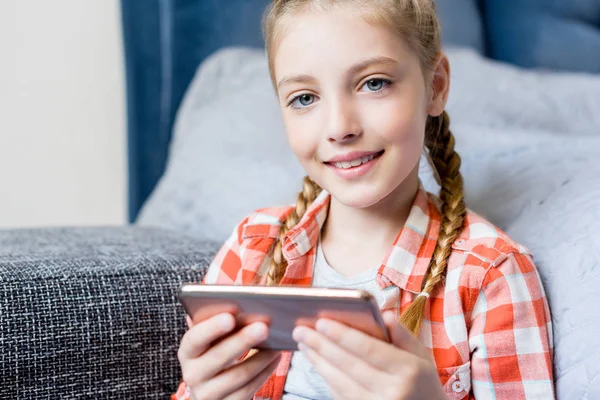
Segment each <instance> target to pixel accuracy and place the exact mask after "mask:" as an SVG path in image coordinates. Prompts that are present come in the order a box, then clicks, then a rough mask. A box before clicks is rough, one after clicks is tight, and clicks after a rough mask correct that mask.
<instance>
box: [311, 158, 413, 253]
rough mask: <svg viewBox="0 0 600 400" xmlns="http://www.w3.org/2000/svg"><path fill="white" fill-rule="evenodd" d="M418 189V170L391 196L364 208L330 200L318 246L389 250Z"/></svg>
mask: <svg viewBox="0 0 600 400" xmlns="http://www.w3.org/2000/svg"><path fill="white" fill-rule="evenodd" d="M418 188H419V178H418V169H416V170H415V171H414V172H413V173H411V174H410V175H409V176H408V177H407V179H406V180H405V181H404V182H403V183H402V184H400V186H398V187H397V188H396V189H395V190H394V191H393V192H392V193H390V194H389V195H388V196H386V197H385V198H384V199H382V200H381V201H379V202H378V203H376V204H374V205H372V206H369V207H366V208H361V209H358V208H353V207H349V206H346V205H344V204H342V203H340V202H339V201H337V200H336V199H335V198H333V197H332V198H331V203H330V206H329V213H328V216H327V221H326V222H325V226H324V227H323V231H322V242H323V243H324V245H325V244H326V243H331V242H333V238H335V242H336V243H345V244H347V245H348V246H349V248H354V249H361V248H362V249H365V248H373V247H375V248H385V249H387V248H389V246H391V244H392V243H393V241H394V240H395V239H396V237H397V236H398V233H399V231H400V229H402V227H403V226H404V224H405V223H406V220H407V218H408V215H409V214H410V210H411V208H412V205H413V203H414V200H415V197H416V194H417V191H418Z"/></svg>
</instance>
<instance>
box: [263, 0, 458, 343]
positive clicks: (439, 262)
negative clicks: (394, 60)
mask: <svg viewBox="0 0 600 400" xmlns="http://www.w3.org/2000/svg"><path fill="white" fill-rule="evenodd" d="M339 4H344V5H347V4H352V5H361V6H366V5H368V7H364V10H365V11H366V10H369V11H372V12H371V13H367V14H366V18H368V20H369V21H370V22H374V23H383V24H385V25H386V26H388V27H390V28H391V29H394V30H396V31H397V33H398V34H399V35H401V37H402V38H403V39H405V40H406V41H407V43H408V45H409V46H410V48H411V49H412V50H413V51H414V52H415V53H416V54H417V55H418V56H419V59H420V62H421V67H422V69H423V71H424V74H425V75H426V74H427V73H430V74H431V73H432V72H433V69H434V68H435V63H436V61H437V60H438V57H439V55H440V54H441V28H440V24H439V20H438V18H437V15H436V11H435V4H434V0H275V1H274V2H273V3H272V4H271V6H270V7H269V9H268V10H267V12H266V14H265V18H264V26H263V31H264V34H265V39H266V48H267V54H268V58H269V68H270V71H271V77H272V79H273V80H274V68H273V58H274V57H273V54H274V52H275V50H276V49H275V46H276V44H277V42H278V41H279V36H280V35H281V26H280V25H281V21H282V20H283V19H284V18H286V17H288V16H290V15H294V14H295V13H297V12H301V11H303V10H306V9H309V8H311V7H312V8H314V9H317V8H318V9H326V7H333V6H336V5H339ZM425 147H426V148H427V151H428V153H427V156H428V157H427V159H428V160H429V163H430V164H431V166H432V168H433V170H434V171H435V172H436V179H439V181H438V183H439V184H440V187H441V190H440V196H439V197H440V200H441V203H442V205H441V214H442V218H441V224H440V232H439V237H438V240H437V244H436V247H435V250H434V253H433V257H432V259H431V262H430V264H429V267H428V269H427V272H426V274H425V278H424V280H423V287H422V292H423V293H424V294H425V293H426V294H428V295H431V294H432V293H433V292H434V290H435V289H436V288H437V287H438V285H443V282H444V278H445V275H446V269H447V265H448V258H449V257H450V253H451V251H452V243H454V241H455V240H456V238H457V237H458V235H459V234H460V232H461V231H462V229H463V225H464V220H465V216H466V206H465V203H464V196H463V179H462V176H461V174H460V171H459V168H460V163H461V160H460V157H459V155H458V154H457V153H456V152H455V151H454V136H453V135H452V133H451V132H450V119H449V117H448V114H447V113H446V112H445V111H444V112H443V114H442V115H440V116H438V117H429V118H428V121H427V125H426V128H425ZM321 190H322V189H321V188H320V187H319V186H318V185H317V184H316V183H315V182H313V181H312V180H311V179H310V178H309V177H305V178H304V186H303V189H302V191H301V192H300V194H299V195H298V200H297V202H296V207H295V208H294V210H293V211H292V212H291V213H290V214H289V215H288V216H287V218H286V219H285V221H284V222H283V223H282V229H281V231H280V233H279V240H277V242H276V243H275V245H274V247H273V250H272V257H271V261H270V265H269V266H268V268H269V269H268V272H267V274H266V284H267V285H277V284H278V283H279V282H280V281H281V279H282V277H283V275H284V272H285V270H286V268H287V262H286V260H285V258H284V257H283V252H282V243H283V239H284V238H285V235H286V234H287V232H288V231H289V230H290V229H292V228H293V227H294V226H295V225H296V224H297V223H298V222H299V221H300V219H301V218H302V216H303V215H304V213H305V212H306V209H307V208H308V207H309V206H310V204H311V203H312V202H313V201H314V200H315V198H316V197H317V196H318V194H319V192H320V191H321ZM259 275H260V274H259ZM263 275H264V272H263ZM427 297H428V296H418V297H417V298H416V299H415V300H414V301H413V303H412V304H411V305H410V306H409V307H408V309H407V310H406V311H405V312H404V313H403V314H402V316H401V317H400V319H401V321H402V323H403V324H404V325H405V326H406V327H407V328H408V329H409V330H411V331H412V332H413V333H414V334H415V335H417V334H418V333H419V330H420V327H421V320H422V318H423V314H424V311H425V305H426V302H427Z"/></svg>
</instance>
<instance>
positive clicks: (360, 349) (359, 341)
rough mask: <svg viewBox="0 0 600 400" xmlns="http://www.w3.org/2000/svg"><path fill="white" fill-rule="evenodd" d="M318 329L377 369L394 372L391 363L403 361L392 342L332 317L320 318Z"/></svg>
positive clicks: (330, 339) (331, 340)
mask: <svg viewBox="0 0 600 400" xmlns="http://www.w3.org/2000/svg"><path fill="white" fill-rule="evenodd" d="M316 329H317V331H318V332H319V333H320V334H322V335H324V336H325V337H327V338H328V339H329V341H330V342H333V343H336V344H337V345H338V346H339V347H340V348H342V349H344V350H346V351H347V352H348V353H350V354H353V355H354V356H356V358H357V359H359V360H363V361H365V362H366V363H368V364H369V365H371V366H372V367H374V368H375V369H378V370H381V371H387V372H393V371H392V370H391V368H393V367H391V365H395V364H398V362H399V361H400V362H401V355H399V354H398V351H396V350H397V349H396V348H395V347H394V346H393V345H391V344H390V343H386V342H384V341H381V340H378V339H376V338H374V337H372V336H370V335H367V334H366V333H363V332H361V331H359V330H357V329H354V328H351V327H349V326H346V325H344V324H342V323H339V322H337V321H333V320H330V319H325V318H322V319H319V320H318V321H317V324H316Z"/></svg>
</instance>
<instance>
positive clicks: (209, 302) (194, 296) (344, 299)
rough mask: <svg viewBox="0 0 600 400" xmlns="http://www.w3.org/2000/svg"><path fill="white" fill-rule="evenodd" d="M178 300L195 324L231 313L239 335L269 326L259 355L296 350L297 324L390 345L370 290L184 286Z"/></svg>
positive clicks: (258, 346) (259, 348)
mask: <svg viewBox="0 0 600 400" xmlns="http://www.w3.org/2000/svg"><path fill="white" fill-rule="evenodd" d="M179 301H180V302H181V304H182V305H183V308H184V309H185V311H186V313H187V314H188V315H189V316H190V317H191V319H192V322H193V323H194V324H197V323H199V322H202V321H204V320H206V319H208V318H210V317H212V316H214V315H217V314H220V313H224V312H229V313H231V314H232V315H234V317H235V319H236V331H237V330H239V329H241V328H243V327H244V326H246V325H249V324H251V323H253V322H258V321H262V322H264V323H266V324H267V325H268V326H269V337H268V338H267V339H266V340H265V341H263V342H262V343H260V344H259V345H257V346H256V349H257V350H289V351H296V350H297V349H298V346H297V343H296V342H295V341H294V340H293V339H292V331H293V329H294V328H295V327H296V326H298V325H304V326H308V327H311V328H314V326H315V323H316V321H317V320H318V319H319V318H329V319H332V320H335V321H339V322H341V323H343V324H346V325H348V326H351V327H353V328H355V329H358V330H360V331H362V332H364V333H366V334H368V335H371V336H374V337H376V338H378V339H380V340H384V341H387V342H389V336H388V332H387V328H386V326H385V324H384V322H383V318H382V316H381V312H380V310H379V307H378V306H377V302H376V301H375V298H374V297H373V296H372V295H371V294H370V293H369V292H367V291H363V290H353V289H330V288H313V287H294V286H229V285H206V284H184V285H183V286H182V287H181V289H180V291H179Z"/></svg>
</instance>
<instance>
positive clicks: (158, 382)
mask: <svg viewBox="0 0 600 400" xmlns="http://www.w3.org/2000/svg"><path fill="white" fill-rule="evenodd" d="M215 250H216V246H215V245H214V244H211V243H207V242H201V241H198V240H196V239H193V238H190V237H186V236H185V235H181V234H178V233H174V232H169V231H165V230H160V229H148V228H140V227H136V228H72V229H59V228H52V229H23V230H0V282H1V283H2V284H1V285H0V344H1V345H0V360H2V369H1V371H0V382H2V385H0V398H3V399H9V398H13V397H15V396H16V397H18V398H19V399H41V398H43V399H58V398H61V399H62V398H68V399H75V398H88V399H166V398H168V396H169V395H170V394H171V393H174V392H175V390H176V389H177V385H178V382H179V379H180V375H181V373H180V371H181V370H180V367H179V363H178V361H177V349H178V346H179V340H180V338H181V336H182V335H183V333H184V331H185V320H184V311H183V308H182V307H181V306H180V305H179V302H178V301H177V298H176V293H177V290H178V288H179V286H180V285H181V284H182V283H183V282H186V281H199V280H200V279H201V278H202V276H203V274H204V272H205V270H206V267H207V265H208V264H209V262H210V261H211V259H212V257H213V256H214V254H215Z"/></svg>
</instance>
